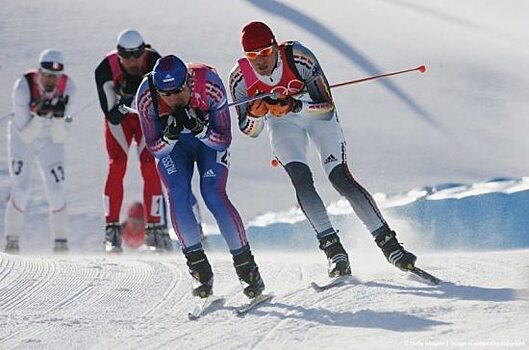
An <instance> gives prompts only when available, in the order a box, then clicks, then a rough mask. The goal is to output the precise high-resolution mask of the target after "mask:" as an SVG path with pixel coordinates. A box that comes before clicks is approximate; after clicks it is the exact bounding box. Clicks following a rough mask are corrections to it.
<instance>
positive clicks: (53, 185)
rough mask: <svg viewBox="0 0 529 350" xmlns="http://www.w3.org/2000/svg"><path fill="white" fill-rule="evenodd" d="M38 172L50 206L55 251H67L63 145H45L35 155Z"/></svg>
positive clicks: (65, 176) (65, 177)
mask: <svg viewBox="0 0 529 350" xmlns="http://www.w3.org/2000/svg"><path fill="white" fill-rule="evenodd" d="M36 155H37V159H38V162H39V165H40V172H41V176H42V179H43V181H44V188H45V190H46V195H47V197H48V203H49V206H50V229H51V232H52V235H53V237H54V239H55V247H54V249H55V251H67V250H68V244H67V240H68V233H67V232H66V228H67V227H68V211H67V205H66V194H65V181H66V179H67V174H66V166H65V164H64V158H65V155H64V144H63V143H53V142H49V143H47V144H46V145H45V146H44V147H43V148H42V149H40V150H39V151H38V152H37V153H36Z"/></svg>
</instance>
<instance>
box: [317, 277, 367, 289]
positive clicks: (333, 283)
mask: <svg viewBox="0 0 529 350" xmlns="http://www.w3.org/2000/svg"><path fill="white" fill-rule="evenodd" d="M357 282H358V281H357V280H356V279H355V278H354V277H353V276H350V275H347V276H339V277H335V278H333V279H332V280H330V281H329V282H327V283H325V284H318V283H316V282H311V283H310V286H311V287H312V288H313V289H314V290H315V291H316V292H318V293H319V292H323V291H324V290H327V289H330V288H334V287H339V286H343V285H345V284H353V283H357Z"/></svg>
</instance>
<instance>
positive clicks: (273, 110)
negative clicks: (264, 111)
mask: <svg viewBox="0 0 529 350" xmlns="http://www.w3.org/2000/svg"><path fill="white" fill-rule="evenodd" d="M263 101H264V103H265V104H266V106H267V107H268V111H269V113H270V114H272V115H273V116H276V117H283V116H284V115H286V114H288V113H290V112H294V113H297V112H299V111H300V110H301V107H302V104H301V101H300V100H297V99H295V98H293V97H291V96H281V97H279V98H277V99H275V98H272V97H265V98H263Z"/></svg>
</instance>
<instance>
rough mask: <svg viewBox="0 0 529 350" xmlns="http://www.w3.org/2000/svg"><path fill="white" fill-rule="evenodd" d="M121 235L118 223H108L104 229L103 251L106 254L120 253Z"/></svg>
mask: <svg viewBox="0 0 529 350" xmlns="http://www.w3.org/2000/svg"><path fill="white" fill-rule="evenodd" d="M122 242H123V233H122V232H121V225H120V224H119V222H109V223H107V225H106V227H105V243H104V244H105V251H106V252H107V253H121V252H122V251H123V248H122V247H121V244H122Z"/></svg>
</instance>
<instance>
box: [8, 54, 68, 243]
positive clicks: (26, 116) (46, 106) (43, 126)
mask: <svg viewBox="0 0 529 350" xmlns="http://www.w3.org/2000/svg"><path fill="white" fill-rule="evenodd" d="M74 94H75V86H74V84H73V82H72V80H71V79H70V78H69V77H68V76H67V75H66V74H64V57H63V54H62V53H61V52H60V51H57V50H53V49H49V50H45V51H43V52H42V53H41V54H40V57H39V68H38V69H33V70H30V71H29V72H27V73H25V74H24V76H22V77H21V78H19V79H18V80H17V81H16V82H15V85H14V87H13V110H14V115H13V119H12V120H11V121H9V123H8V127H7V150H8V161H9V176H10V180H11V192H10V196H9V202H8V203H7V207H6V211H5V233H6V241H7V242H6V246H5V251H6V252H9V253H17V252H19V249H20V247H19V243H18V241H19V236H20V234H21V232H22V227H23V222H24V216H25V213H26V206H27V202H28V199H29V195H30V192H31V189H30V187H31V186H30V184H31V177H32V173H34V172H35V170H37V169H35V168H34V162H33V160H34V159H35V160H36V161H37V165H38V170H39V171H40V173H41V176H42V178H43V180H44V188H45V190H46V196H47V198H48V204H49V211H50V229H51V233H52V235H53V236H54V238H55V245H54V251H56V252H65V251H67V250H68V241H67V239H68V232H67V227H68V212H67V205H66V193H65V188H64V184H65V181H66V179H67V173H66V166H65V163H64V157H65V149H64V140H65V138H66V135H67V132H68V129H69V125H68V123H69V121H71V118H70V116H69V114H70V110H71V106H72V101H73V97H74Z"/></svg>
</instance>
